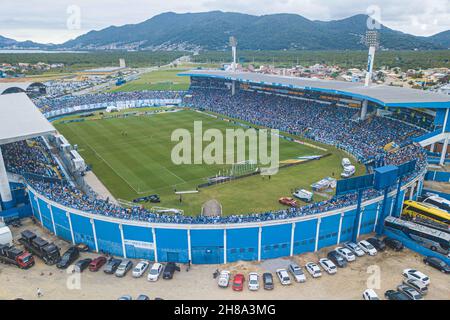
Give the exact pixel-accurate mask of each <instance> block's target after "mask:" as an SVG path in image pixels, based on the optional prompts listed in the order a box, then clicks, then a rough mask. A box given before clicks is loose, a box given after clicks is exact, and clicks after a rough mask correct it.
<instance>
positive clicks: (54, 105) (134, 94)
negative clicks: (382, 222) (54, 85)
mask: <svg viewBox="0 0 450 320" xmlns="http://www.w3.org/2000/svg"><path fill="white" fill-rule="evenodd" d="M184 94H185V91H154V90H148V91H130V92H109V93H99V94H87V95H79V96H77V95H66V96H63V97H60V98H46V97H41V98H36V99H34V103H35V104H36V106H37V107H38V108H39V109H41V110H42V112H48V111H55V110H59V109H65V108H71V107H75V106H83V105H91V104H98V103H108V102H111V103H112V102H117V101H133V100H153V99H155V100H159V99H181V97H182V96H183V95H184Z"/></svg>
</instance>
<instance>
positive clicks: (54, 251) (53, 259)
mask: <svg viewBox="0 0 450 320" xmlns="http://www.w3.org/2000/svg"><path fill="white" fill-rule="evenodd" d="M21 236H22V237H21V238H20V239H19V242H20V243H21V244H22V245H23V246H24V248H25V249H26V250H28V251H29V252H31V253H32V254H33V255H35V256H37V257H39V258H41V259H42V260H44V262H45V264H47V265H54V264H55V263H57V262H58V261H59V260H60V259H61V254H60V250H59V248H58V247H57V246H56V245H55V244H54V243H49V242H48V241H47V240H45V239H42V238H41V237H38V236H37V235H36V234H35V233H34V232H31V231H29V230H25V231H23V232H22V233H21Z"/></svg>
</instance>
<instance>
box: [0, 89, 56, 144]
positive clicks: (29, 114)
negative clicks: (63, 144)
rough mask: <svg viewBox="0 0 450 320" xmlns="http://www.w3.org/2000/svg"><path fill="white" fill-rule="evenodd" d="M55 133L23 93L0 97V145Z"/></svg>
mask: <svg viewBox="0 0 450 320" xmlns="http://www.w3.org/2000/svg"><path fill="white" fill-rule="evenodd" d="M55 132H56V130H55V128H54V127H53V125H52V124H51V123H50V122H48V120H47V119H46V118H45V117H44V115H43V114H42V113H41V112H40V111H39V109H38V108H37V107H36V106H35V105H34V103H33V102H32V101H31V100H30V98H28V96H27V95H26V94H25V93H11V94H4V95H0V145H2V144H6V143H11V142H16V141H21V140H26V139H31V138H35V137H39V136H43V135H47V134H52V133H55Z"/></svg>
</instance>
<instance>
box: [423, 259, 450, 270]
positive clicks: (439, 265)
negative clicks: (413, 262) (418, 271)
mask: <svg viewBox="0 0 450 320" xmlns="http://www.w3.org/2000/svg"><path fill="white" fill-rule="evenodd" d="M423 263H425V264H426V265H428V266H431V267H433V268H435V269H437V270H439V271H441V272H443V273H450V267H449V266H448V264H447V263H446V262H445V261H443V260H441V259H439V258H436V257H426V258H424V259H423Z"/></svg>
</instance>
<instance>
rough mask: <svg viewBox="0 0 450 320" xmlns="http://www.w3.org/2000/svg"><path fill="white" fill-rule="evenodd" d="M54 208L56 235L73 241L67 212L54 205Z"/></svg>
mask: <svg viewBox="0 0 450 320" xmlns="http://www.w3.org/2000/svg"><path fill="white" fill-rule="evenodd" d="M52 210H53V220H54V221H55V229H56V235H57V236H58V237H60V238H63V239H64V240H66V241H70V242H72V234H71V232H70V224H69V219H68V218H67V215H66V212H65V211H63V210H61V209H59V208H57V207H52Z"/></svg>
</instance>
